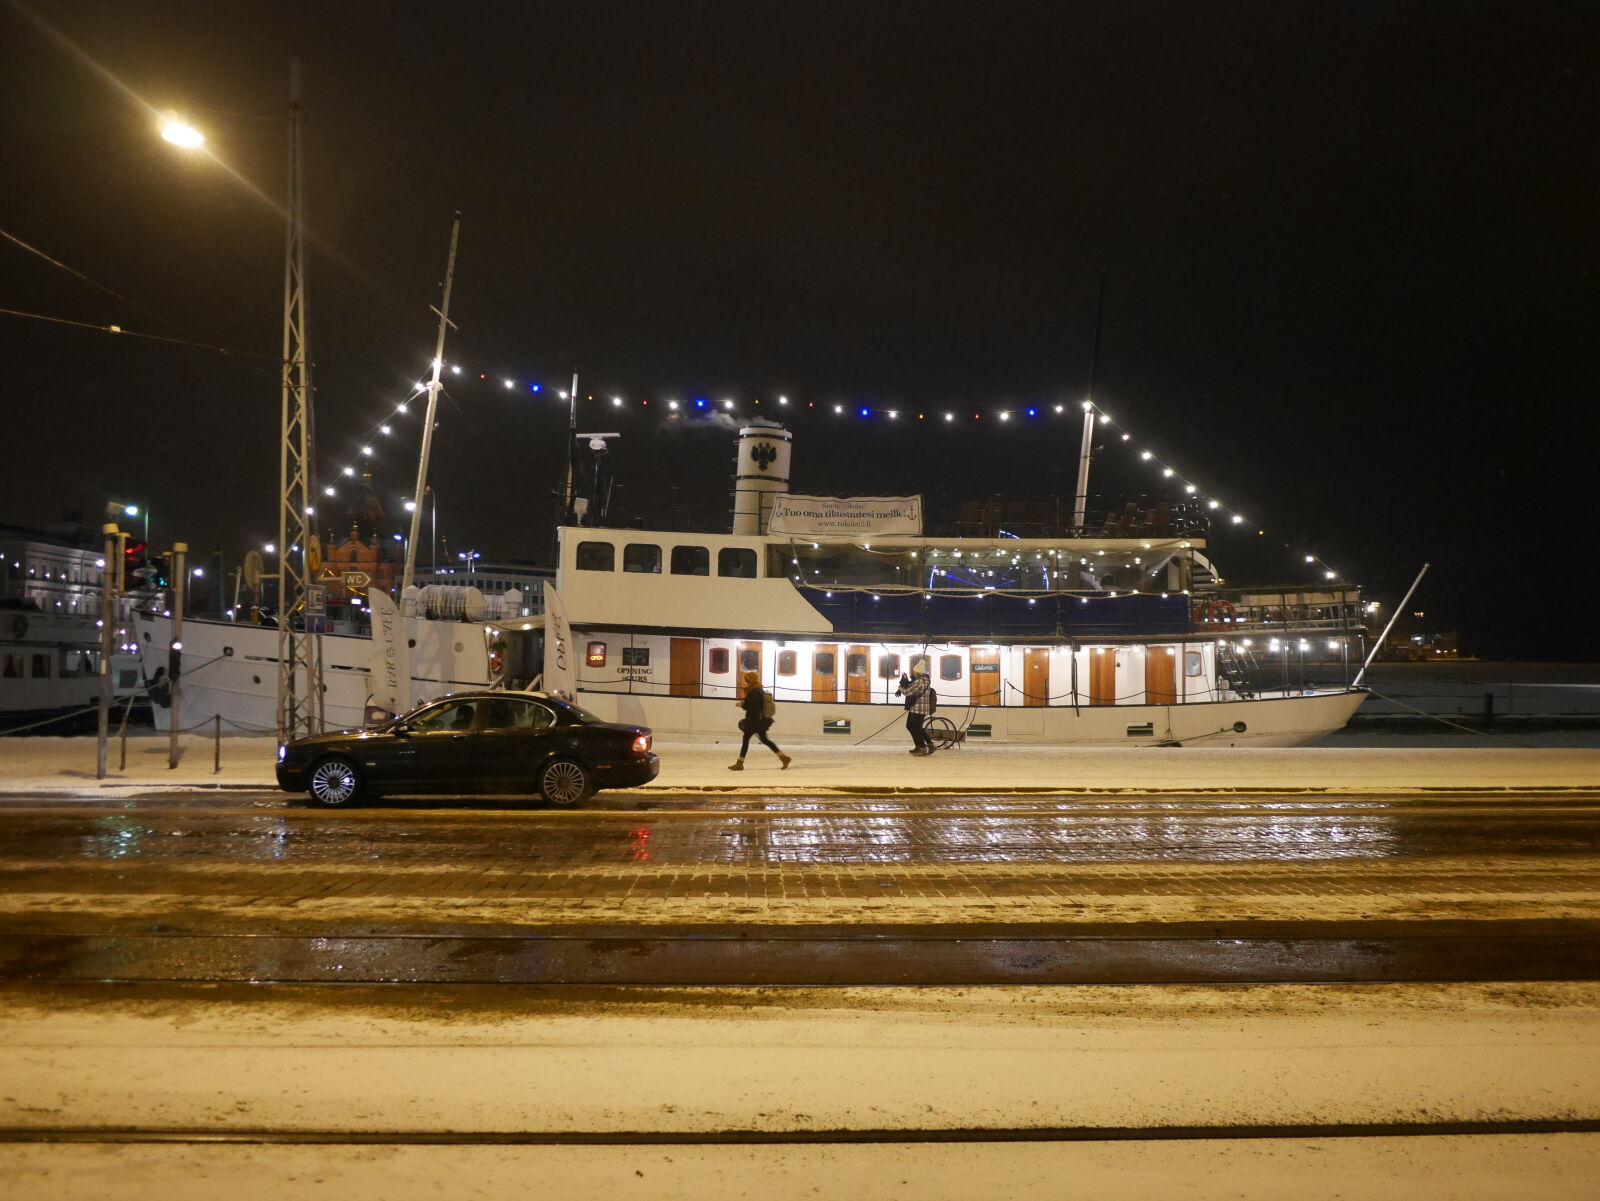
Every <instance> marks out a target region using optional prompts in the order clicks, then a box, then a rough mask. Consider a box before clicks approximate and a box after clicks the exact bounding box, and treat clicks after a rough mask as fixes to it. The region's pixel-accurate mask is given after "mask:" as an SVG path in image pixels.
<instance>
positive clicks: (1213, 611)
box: [1194, 600, 1239, 625]
mask: <svg viewBox="0 0 1600 1201" xmlns="http://www.w3.org/2000/svg"><path fill="white" fill-rule="evenodd" d="M1194 615H1195V620H1196V621H1198V622H1199V623H1200V624H1201V625H1226V624H1228V623H1230V622H1232V621H1233V620H1234V619H1235V618H1237V617H1238V616H1239V611H1238V610H1237V609H1235V608H1234V607H1233V606H1232V605H1231V604H1230V603H1229V602H1227V601H1225V600H1214V601H1207V602H1206V603H1205V604H1203V605H1201V606H1199V607H1198V608H1197V609H1195V613H1194Z"/></svg>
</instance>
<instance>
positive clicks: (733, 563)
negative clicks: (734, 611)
mask: <svg viewBox="0 0 1600 1201" xmlns="http://www.w3.org/2000/svg"><path fill="white" fill-rule="evenodd" d="M577 568H578V570H579V571H615V570H616V569H617V548H616V546H615V545H614V544H612V543H610V542H580V543H578V554H577ZM622 570H623V571H634V572H642V573H645V574H649V575H660V574H661V548H660V547H659V546H657V545H656V544H655V543H653V542H629V543H627V544H626V545H625V546H624V547H623V548H622ZM668 571H669V572H670V573H671V574H672V575H710V574H711V551H710V548H708V547H704V546H674V547H673V548H672V554H671V556H670V557H669V559H668ZM717 574H718V575H719V576H733V577H736V578H738V579H744V580H753V579H755V578H756V552H755V551H753V550H751V549H750V548H749V547H747V546H725V547H723V548H722V549H721V550H719V551H718V552H717Z"/></svg>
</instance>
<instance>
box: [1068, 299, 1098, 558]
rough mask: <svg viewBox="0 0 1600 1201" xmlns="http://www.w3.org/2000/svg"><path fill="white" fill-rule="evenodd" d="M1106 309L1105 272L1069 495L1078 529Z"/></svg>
mask: <svg viewBox="0 0 1600 1201" xmlns="http://www.w3.org/2000/svg"><path fill="white" fill-rule="evenodd" d="M1105 310H1106V275H1105V272H1104V271H1102V272H1101V273H1100V299H1099V300H1098V301H1097V302H1096V303H1095V310H1094V350H1093V352H1092V353H1091V354H1090V356H1089V396H1088V399H1086V400H1085V401H1084V402H1083V440H1082V441H1081V442H1080V443H1079V444H1078V491H1077V494H1076V495H1075V496H1074V498H1073V504H1072V524H1073V526H1074V528H1076V529H1077V530H1079V531H1080V532H1081V531H1082V529H1083V523H1084V518H1085V516H1086V515H1087V513H1088V509H1089V459H1090V451H1091V450H1092V448H1093V444H1094V417H1095V413H1094V382H1095V374H1096V372H1097V371H1098V370H1099V368H1100V322H1101V318H1103V317H1104V316H1105Z"/></svg>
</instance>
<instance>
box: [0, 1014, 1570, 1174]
mask: <svg viewBox="0 0 1600 1201" xmlns="http://www.w3.org/2000/svg"><path fill="white" fill-rule="evenodd" d="M1597 1006H1600V994H1597V992H1596V986H1595V985H1594V984H1590V983H1536V984H1517V985H1502V984H1458V985H1436V984H1414V985H1381V984H1380V985H1323V986H1316V987H1308V986H1297V985H1257V986H1232V987H1166V988H1150V987H1122V988H1111V987H1084V988H1071V989H1063V988H1055V989H1051V988H1029V987H1019V988H978V989H970V988H969V989H951V988H919V989H860V988H851V989H787V990H785V989H765V990H763V989H723V990H695V989H677V990H671V992H670V993H665V994H664V993H662V992H661V991H660V990H648V989H601V990H585V991H584V992H583V993H581V994H577V995H575V994H573V993H571V992H565V993H563V992H559V991H558V990H525V989H518V990H512V991H509V992H508V991H507V990H506V989H504V988H496V989H493V990H489V989H484V990H477V991H473V990H463V989H459V988H456V989H438V988H431V989H430V988H427V987H412V988H408V989H407V990H405V992H404V994H403V995H397V994H395V993H393V992H392V991H389V992H384V991H383V990H378V989H366V990H346V991H345V992H342V993H341V994H340V996H339V997H338V998H330V997H329V996H328V995H327V994H326V993H313V992H312V990H308V989H294V988H277V989H275V990H274V991H273V992H272V993H271V995H270V996H265V995H257V994H255V993H253V992H252V993H238V992H235V993H233V994H231V995H230V994H229V993H228V992H227V991H226V990H224V991H222V992H218V991H216V990H204V991H194V990H191V991H189V992H182V993H179V992H174V991H172V990H171V989H170V988H165V989H161V990H155V991H151V992H150V993H149V995H146V996H141V995H140V994H139V993H138V992H136V991H130V990H126V989H124V990H121V991H120V992H118V993H116V994H111V993H108V992H106V991H105V990H100V989H89V990H85V991H84V992H82V994H81V995H77V996H74V995H71V994H61V993H59V992H45V993H41V994H39V995H37V996H30V995H29V993H28V992H27V991H26V990H25V988H14V989H12V990H11V992H10V995H9V996H6V997H5V998H4V1003H3V1004H0V1074H3V1075H4V1077H5V1079H6V1081H7V1084H6V1088H5V1090H4V1091H5V1093H6V1096H5V1097H4V1098H0V1123H3V1124H4V1125H6V1126H9V1127H21V1128H29V1129H35V1130H51V1129H78V1130H82V1129H86V1128H87V1129H105V1130H118V1129H154V1130H163V1129H165V1130H174V1131H183V1130H206V1131H217V1132H227V1131H230V1130H231V1131H241V1132H245V1131H269V1132H285V1133H287V1132H294V1131H313V1132H321V1131H329V1132H333V1131H337V1132H346V1133H349V1134H352V1135H356V1136H360V1135H377V1136H378V1137H379V1141H377V1142H376V1143H375V1144H374V1145H369V1146H361V1145H346V1146H343V1147H339V1146H333V1147H305V1146H301V1147H295V1146H283V1147H273V1146H260V1145H257V1146H251V1145H248V1144H247V1145H244V1146H226V1145H217V1146H205V1145H201V1146H194V1145H182V1144H179V1145H173V1146H161V1145H150V1146H143V1145H138V1144H119V1143H117V1142H115V1141H108V1142H105V1143H99V1144H95V1143H87V1144H82V1145H70V1146H50V1145H45V1146H29V1145H26V1144H21V1143H19V1144H12V1145H7V1146H0V1172H3V1173H4V1175H5V1178H6V1179H7V1181H8V1184H9V1185H10V1186H11V1187H12V1188H13V1189H17V1190H20V1191H17V1192H15V1193H14V1195H16V1196H19V1197H22V1196H25V1197H28V1198H30V1199H43V1198H58V1197H59V1198H68V1197H73V1198H77V1197H97V1198H105V1199H108V1201H111V1199H121V1198H129V1199H131V1198H136V1197H138V1198H143V1197H152V1196H160V1197H164V1198H170V1199H172V1201H183V1199H188V1198H197V1199H198V1198H212V1197H217V1196H223V1195H229V1194H232V1195H246V1196H249V1197H252V1198H263V1199H266V1198H279V1197H282V1198H297V1199H303V1198H322V1197H335V1196H337V1197H339V1198H342V1199H344V1201H365V1199H366V1198H389V1197H397V1196H419V1195H422V1194H423V1193H424V1191H426V1192H427V1195H430V1196H441V1197H462V1198H465V1197H485V1198H487V1197H509V1196H525V1195H538V1196H541V1197H560V1198H574V1199H576V1198H588V1197H639V1198H646V1197H665V1196H673V1197H695V1198H709V1199H713V1201H715V1199H720V1198H730V1199H731V1198H735V1197H756V1196H759V1197H791V1196H811V1197H814V1196H826V1197H839V1196H846V1195H848V1196H856V1197H894V1198H905V1199H907V1201H910V1199H912V1198H916V1199H918V1201H931V1199H951V1201H954V1199H963V1201H965V1199H966V1198H973V1197H1019V1198H1020V1197H1029V1198H1032V1197H1039V1198H1085V1199H1087V1198H1094V1199H1095V1201H1115V1199H1119V1198H1128V1197H1140V1198H1149V1197H1177V1196H1185V1197H1195V1196H1203V1197H1222V1196H1227V1197H1243V1198H1252V1199H1254V1198H1261V1199H1266V1198H1274V1199H1276V1198H1280V1197H1296V1198H1334V1197H1343V1198H1356V1197H1360V1198H1391V1197H1393V1198H1407V1199H1408V1201H1421V1199H1423V1198H1445V1197H1449V1198H1453V1199H1456V1201H1462V1199H1476V1198H1490V1197H1494V1198H1511V1197H1541V1198H1566V1197H1572V1198H1577V1197H1588V1196H1592V1195H1593V1192H1592V1188H1593V1183H1594V1178H1595V1172H1596V1171H1597V1170H1600V1135H1594V1134H1589V1133H1582V1134H1550V1133H1542V1134H1530V1135H1517V1134H1510V1135H1501V1136H1490V1137H1483V1136H1479V1137H1475V1138H1463V1137H1459V1136H1458V1137H1454V1138H1452V1137H1448V1136H1443V1132H1444V1131H1448V1130H1449V1127H1448V1126H1446V1127H1443V1128H1442V1133H1441V1135H1435V1136H1430V1137H1410V1138H1389V1139H1382V1138H1367V1139H1352V1138H1349V1137H1344V1138H1317V1137H1316V1136H1315V1133H1314V1131H1315V1129H1316V1128H1331V1129H1332V1130H1338V1129H1340V1128H1341V1127H1342V1128H1343V1129H1344V1132H1345V1133H1347V1134H1348V1133H1350V1130H1349V1128H1350V1127H1351V1126H1360V1125H1368V1124H1370V1125H1372V1126H1374V1127H1377V1128H1378V1129H1380V1130H1381V1129H1382V1128H1383V1127H1384V1126H1385V1125H1387V1124H1389V1123H1401V1124H1405V1125H1407V1126H1412V1125H1419V1126H1422V1127H1424V1128H1425V1127H1427V1126H1430V1125H1433V1126H1437V1125H1439V1124H1441V1123H1470V1122H1482V1121H1498V1122H1508V1121H1509V1122H1514V1121H1518V1120H1524V1121H1526V1120H1533V1121H1538V1120H1552V1119H1554V1120H1561V1119H1570V1118H1573V1117H1587V1116H1590V1115H1592V1114H1594V1113H1595V1112H1597V1111H1600V1041H1597V1040H1600V1023H1597V1022H1596V1014H1597V1013H1600V1008H1597ZM1230 1126H1243V1127H1278V1128H1280V1129H1281V1128H1283V1127H1295V1126H1303V1127H1307V1128H1309V1129H1307V1130H1306V1131H1305V1133H1303V1134H1302V1135H1300V1136H1298V1137H1292V1138H1267V1139H1259V1138H1258V1139H1229V1138H1222V1139H1212V1140H1206V1139H1199V1140H1196V1139H1193V1138H1190V1139H1181V1140H1167V1139H1162V1138H1160V1137H1158V1136H1159V1134H1160V1133H1161V1132H1162V1131H1163V1129H1170V1128H1173V1127H1179V1128H1183V1127H1202V1128H1212V1129H1217V1128H1222V1129H1223V1130H1224V1131H1225V1130H1226V1129H1227V1128H1228V1127H1230ZM1086 1127H1088V1128H1094V1127H1098V1128H1102V1129H1107V1130H1108V1132H1115V1131H1117V1130H1119V1129H1120V1130H1122V1131H1130V1132H1131V1131H1147V1132H1149V1136H1147V1137H1145V1138H1136V1139H1135V1140H1134V1141H1121V1140H1112V1141H1107V1140H1106V1139H1104V1138H1091V1139H1090V1140H1089V1141H1084V1142H1073V1141H1067V1142H1055V1141H1044V1142H1038V1143H1033V1142H997V1143H988V1142H984V1141H983V1140H982V1138H981V1136H980V1137H978V1138H967V1139H957V1140H955V1141H952V1142H949V1143H931V1144H930V1143H918V1142H914V1141H906V1142H897V1141H896V1140H895V1138H894V1136H893V1135H892V1134H888V1135H886V1136H884V1135H869V1137H868V1138H867V1140H866V1141H865V1142H863V1143H857V1144H854V1145H852V1144H851V1143H850V1142H848V1141H847V1142H844V1143H842V1144H833V1145H808V1144H806V1143H804V1142H797V1141H785V1140H784V1139H783V1136H784V1135H785V1134H790V1133H791V1132H797V1131H823V1132H835V1133H836V1134H838V1135H841V1136H848V1135H849V1134H850V1132H855V1131H861V1132H894V1131H904V1132H906V1133H907V1135H908V1136H909V1138H911V1139H914V1138H915V1137H916V1136H917V1132H922V1131H941V1130H977V1131H981V1130H984V1129H993V1130H999V1131H1005V1130H1018V1129H1027V1128H1044V1129H1046V1130H1048V1129H1051V1128H1064V1129H1066V1130H1072V1129H1074V1128H1076V1129H1079V1130H1082V1129H1083V1128H1086ZM431 1131H440V1132H451V1134H452V1137H454V1138H456V1139H460V1140H462V1141H463V1142H466V1143H468V1144H469V1145H466V1146H455V1147H451V1146H443V1147H426V1146H420V1147H419V1146H406V1145H405V1144H407V1143H413V1142H416V1141H417V1139H416V1137H415V1136H416V1135H425V1134H426V1132H431ZM500 1131H513V1132H529V1133H531V1134H533V1135H543V1136H546V1137H547V1138H549V1139H551V1140H552V1143H551V1145H543V1146H540V1145H532V1146H520V1147H519V1146H493V1145H478V1146H472V1145H470V1143H471V1142H472V1137H473V1135H474V1133H475V1132H488V1133H490V1134H492V1133H493V1132H500ZM722 1132H751V1133H753V1134H758V1135H770V1136H777V1138H778V1140H779V1141H777V1142H776V1143H775V1144H768V1145H762V1144H759V1143H757V1144H754V1145H751V1144H748V1143H747V1144H745V1145H739V1144H727V1143H724V1144H722V1145H718V1135H719V1134H721V1133H722ZM652 1135H688V1136H690V1139H691V1141H689V1142H687V1143H673V1144H666V1145H655V1146H650V1145H639V1144H640V1141H641V1140H647V1139H649V1138H650V1137H651V1136H652ZM384 1136H387V1137H384ZM607 1137H609V1139H610V1140H611V1141H610V1142H609V1143H607V1142H605V1141H601V1142H599V1143H598V1144H597V1143H596V1139H597V1138H598V1139H601V1140H604V1139H606V1138H607ZM696 1138H698V1139H699V1140H702V1141H698V1142H697V1141H693V1140H695V1139H696ZM397 1144H398V1145H397ZM241 1185H242V1186H243V1188H244V1192H243V1193H241V1192H240V1188H241Z"/></svg>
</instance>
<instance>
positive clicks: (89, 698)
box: [0, 526, 143, 735]
mask: <svg viewBox="0 0 1600 1201" xmlns="http://www.w3.org/2000/svg"><path fill="white" fill-rule="evenodd" d="M104 570H105V561H104V560H103V559H102V558H101V557H100V556H99V554H98V553H97V552H96V551H94V550H93V549H90V548H88V547H86V546H84V545H83V544H82V541H81V539H79V538H76V537H67V536H61V535H57V534H51V533H49V532H46V531H43V530H26V529H22V528H20V527H14V526H13V527H5V528H4V529H0V735H3V734H10V733H35V734H43V735H64V734H74V733H79V732H81V731H84V730H92V729H94V727H95V722H96V711H97V710H98V707H99V703H100V670H99V663H100V617H99V613H100V599H101V598H100V589H101V577H102V575H103V573H104ZM117 613H118V620H117V625H116V628H114V629H113V631H112V644H111V647H112V650H111V664H110V676H111V685H112V696H113V700H114V712H115V713H116V714H117V715H118V716H119V717H120V715H121V714H122V711H123V707H124V706H126V705H127V704H129V703H131V702H132V700H133V698H135V697H136V696H137V695H138V694H139V690H140V685H141V684H142V682H143V681H142V679H141V677H140V655H139V653H138V647H137V646H135V645H134V643H133V634H132V631H131V628H130V624H125V623H127V615H126V606H124V605H121V604H119V606H118V608H117Z"/></svg>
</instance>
